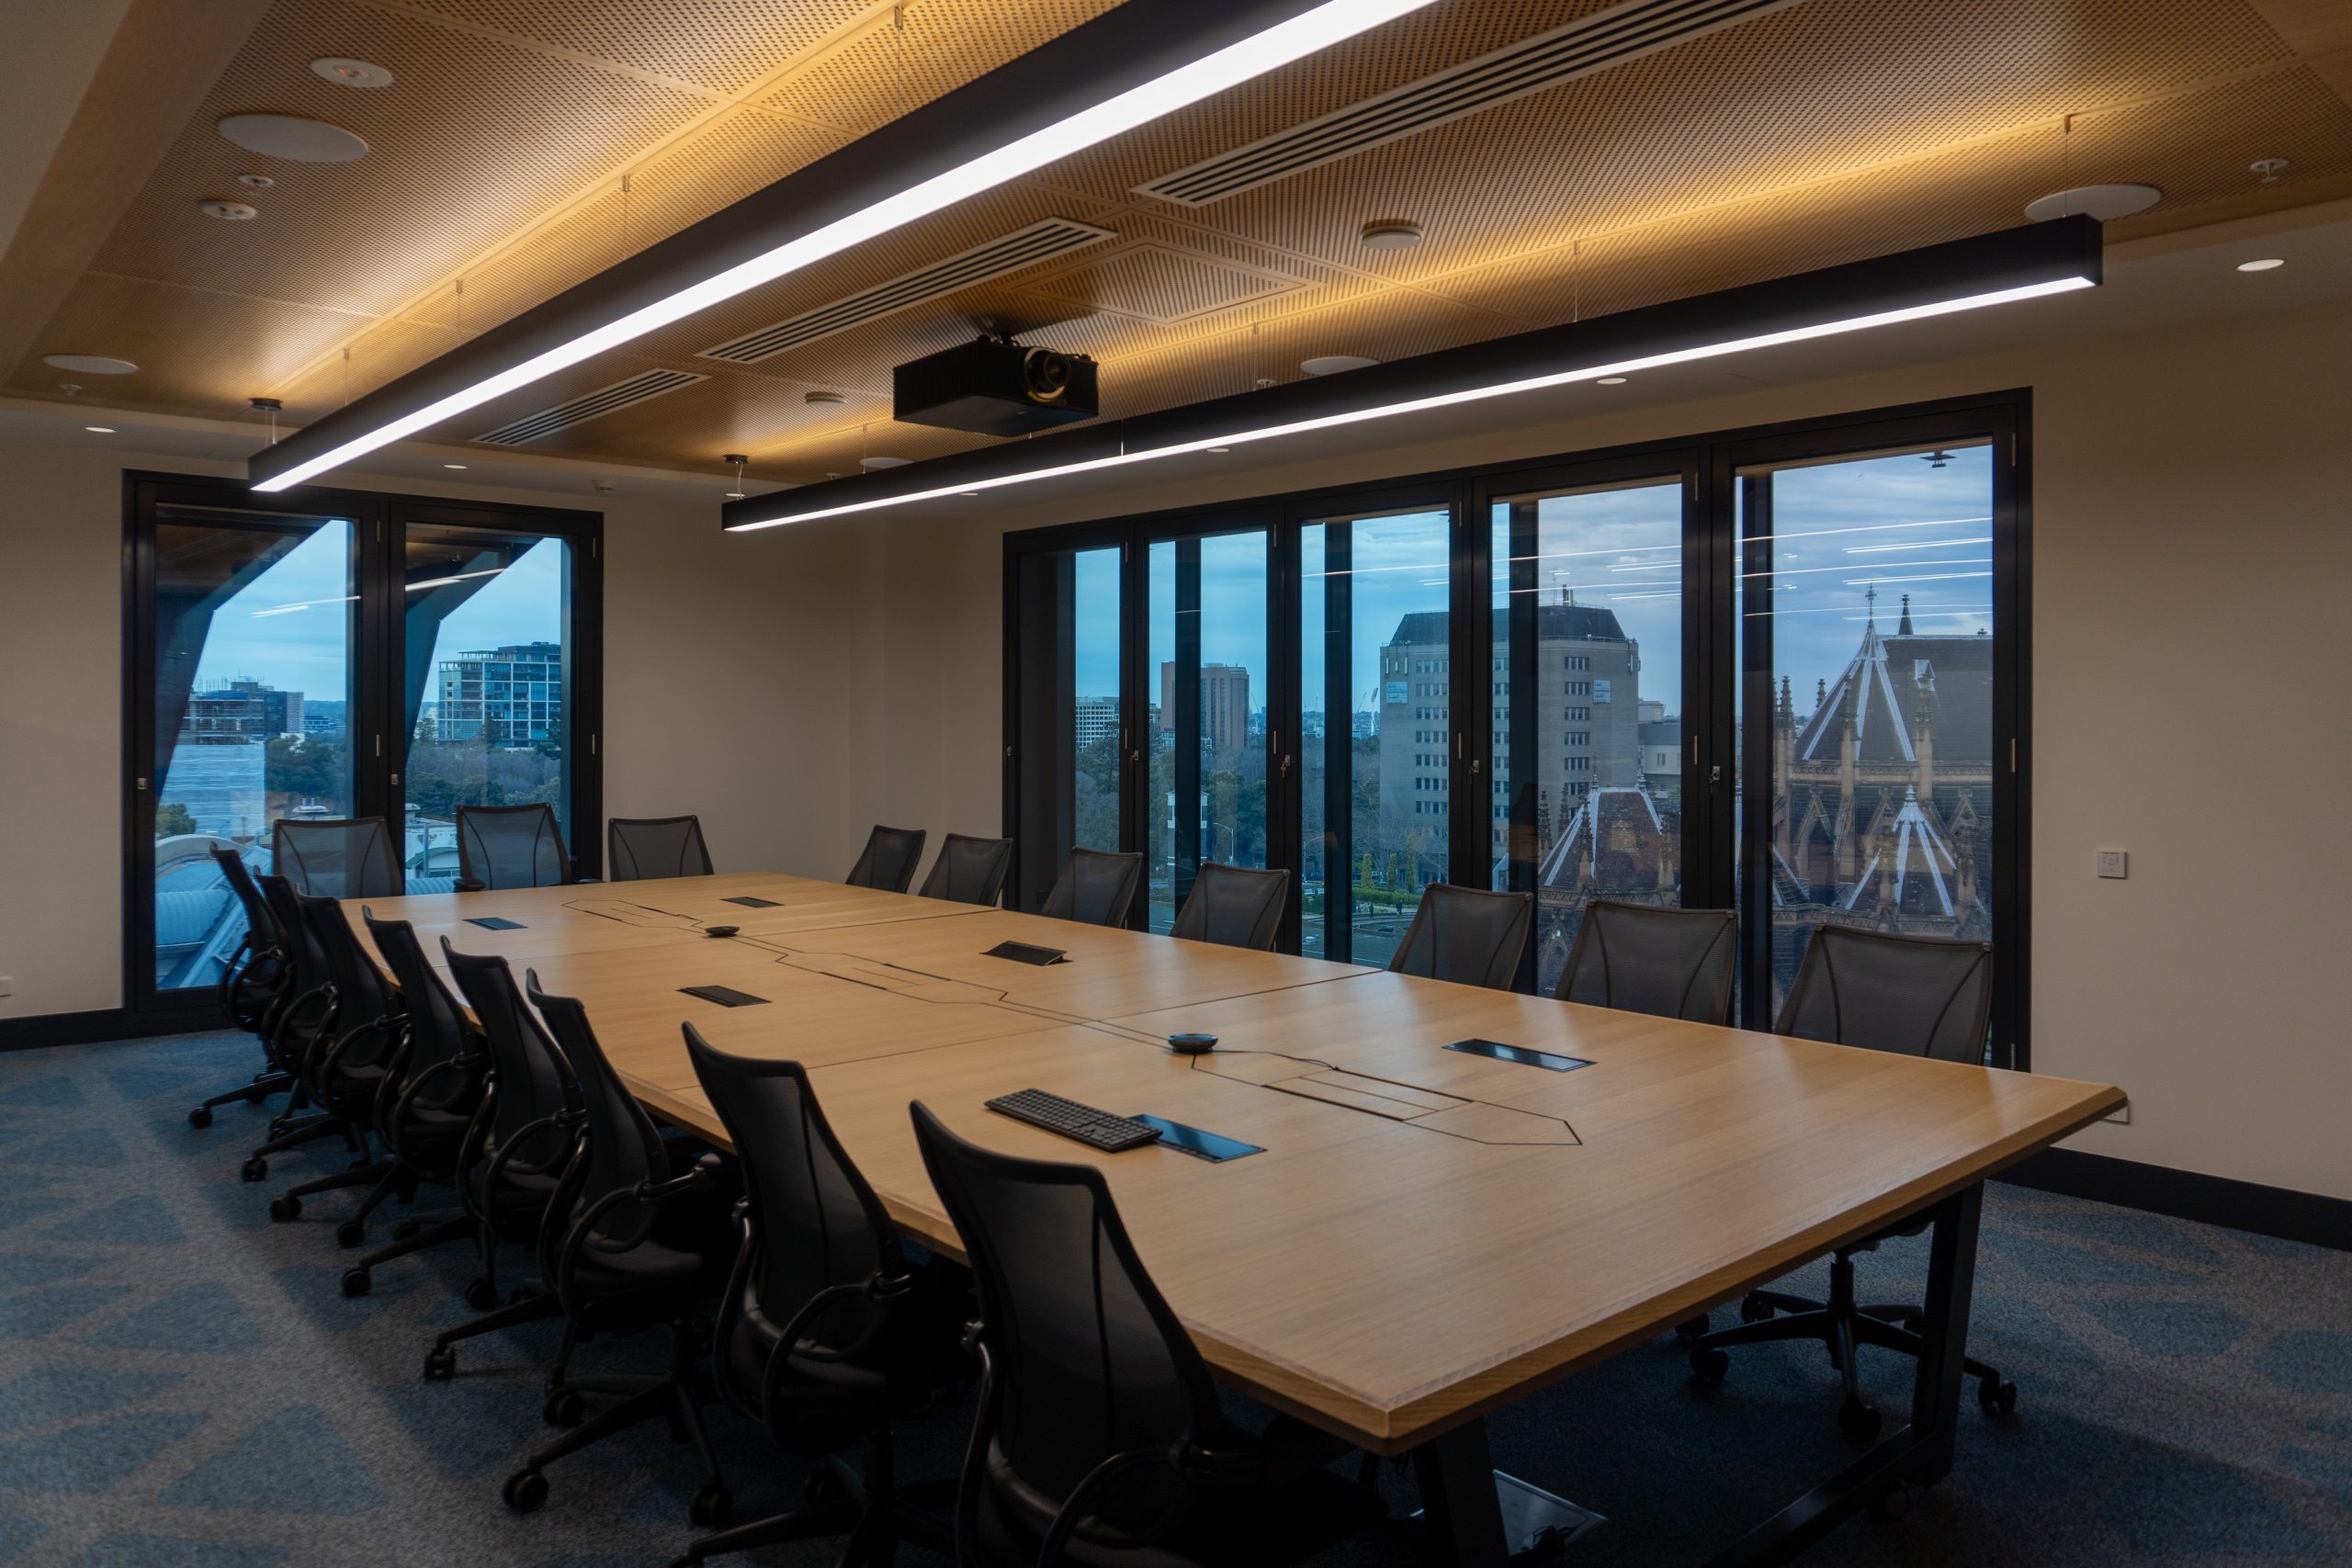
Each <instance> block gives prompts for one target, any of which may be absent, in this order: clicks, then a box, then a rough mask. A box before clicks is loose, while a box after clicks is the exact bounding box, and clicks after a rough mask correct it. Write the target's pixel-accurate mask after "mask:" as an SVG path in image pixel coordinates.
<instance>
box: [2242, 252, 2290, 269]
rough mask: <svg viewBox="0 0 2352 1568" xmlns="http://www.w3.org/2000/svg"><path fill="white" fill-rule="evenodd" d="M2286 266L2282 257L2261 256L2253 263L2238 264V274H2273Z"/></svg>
mask: <svg viewBox="0 0 2352 1568" xmlns="http://www.w3.org/2000/svg"><path fill="white" fill-rule="evenodd" d="M2285 265H2287V261H2286V258H2285V257H2283V256H2263V257H2261V258H2259V259H2257V260H2255V261H2248V262H2240V263H2238V270H2239V271H2240V272H2275V271H2277V270H2278V268H2279V267H2282V266H2285Z"/></svg>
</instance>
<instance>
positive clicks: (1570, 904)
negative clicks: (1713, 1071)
mask: <svg viewBox="0 0 2352 1568" xmlns="http://www.w3.org/2000/svg"><path fill="white" fill-rule="evenodd" d="M1492 529H1493V542H1494V557H1493V560H1494V607H1495V647H1494V658H1493V660H1492V661H1491V663H1492V670H1491V676H1490V690H1491V693H1492V701H1493V705H1494V708H1493V711H1494V735H1495V758H1494V784H1493V786H1492V793H1493V796H1494V798H1493V799H1492V800H1490V801H1489V802H1488V803H1487V805H1488V811H1487V816H1488V817H1489V818H1490V819H1491V822H1492V833H1493V841H1492V852H1493V856H1494V879H1493V886H1497V887H1510V886H1528V885H1529V884H1530V882H1531V881H1532V885H1533V887H1534V889H1535V895H1536V946H1535V984H1536V987H1537V988H1538V989H1539V990H1540V991H1544V992H1549V991H1550V990H1552V989H1553V988H1554V987H1556V986H1557V985H1558V984H1559V979H1560V971H1561V969H1562V967H1563V966H1564V965H1565V964H1566V962H1567V956H1568V948H1569V946H1570V944H1571V943H1573V942H1575V940H1576V933H1577V926H1578V925H1579V924H1580V923H1581V922H1582V920H1583V911H1584V908H1585V906H1586V905H1587V904H1588V903H1589V902H1590V901H1591V900H1592V899H1595V898H1610V899H1616V900H1619V901H1621V902H1628V903H1640V904H1662V905H1669V906H1676V905H1679V904H1680V903H1681V901H1682V875H1681V840H1682V816H1681V808H1682V803H1681V790H1682V764H1681V747H1682V739H1681V723H1682V720H1681V706H1682V582H1683V549H1682V486H1681V482H1680V481H1679V479H1669V480H1665V481H1659V480H1655V479H1650V480H1642V481H1637V482H1634V483H1628V484H1612V485H1606V486H1598V487H1594V488H1591V489H1584V490H1574V491H1554V492H1548V493H1544V494H1539V495H1525V496H1508V497H1504V498H1501V499H1499V500H1498V501H1497V502H1495V503H1494V513H1493V518H1492ZM1514 541H1516V545H1517V547H1514ZM1515 611H1522V612H1523V614H1524V617H1525V622H1526V624H1524V625H1523V626H1521V627H1520V635H1521V637H1523V638H1524V639H1525V640H1524V641H1523V643H1522V644H1521V666H1522V667H1520V668H1514V667H1513V666H1512V662H1511V657H1510V648H1511V640H1512V630H1513V618H1512V617H1513V614H1514V612H1515ZM1529 660H1532V662H1528V661H1529ZM1514 741H1516V742H1518V745H1517V747H1516V748H1515V747H1514V744H1513V743H1514ZM1515 804H1516V805H1518V806H1519V807H1520V821H1521V824H1522V826H1521V829H1520V834H1521V836H1520V837H1519V838H1518V839H1517V840H1514V838H1513V835H1512V827H1513V820H1512V818H1513V807H1514V805H1515ZM1515 843H1516V846H1517V847H1516V848H1514V844H1515ZM1514 862H1516V863H1517V864H1514Z"/></svg>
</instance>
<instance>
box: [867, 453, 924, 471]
mask: <svg viewBox="0 0 2352 1568" xmlns="http://www.w3.org/2000/svg"><path fill="white" fill-rule="evenodd" d="M913 461H914V459H913V458H912V457H860V458H859V459H858V460H857V466H858V467H859V468H864V469H865V471H866V472H868V473H872V472H874V471H875V470H876V469H877V468H905V467H906V466H907V465H908V464H909V463H911V462H913Z"/></svg>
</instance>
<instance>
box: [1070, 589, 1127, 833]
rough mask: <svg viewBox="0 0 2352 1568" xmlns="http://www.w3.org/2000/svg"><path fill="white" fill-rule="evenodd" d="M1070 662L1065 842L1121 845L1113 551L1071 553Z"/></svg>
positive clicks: (1117, 650) (1117, 619) (1117, 600)
mask: <svg viewBox="0 0 2352 1568" xmlns="http://www.w3.org/2000/svg"><path fill="white" fill-rule="evenodd" d="M1070 575H1071V590H1072V592H1071V595H1070V598H1071V605H1070V660H1071V664H1072V671H1071V682H1070V685H1071V692H1072V695H1073V700H1072V707H1073V709H1074V710H1075V711H1074V714H1073V719H1074V722H1075V724H1076V726H1077V735H1076V739H1077V754H1076V762H1075V764H1074V766H1073V768H1072V773H1071V802H1072V805H1071V813H1070V818H1071V820H1070V831H1069V841H1070V843H1072V844H1073V845H1075V846H1077V847H1078V848H1080V849H1088V850H1115V849H1117V848H1118V847H1119V730H1120V723H1119V552H1118V550H1117V548H1116V547H1113V548H1109V549H1100V550H1078V551H1074V552H1072V555H1071V573H1070Z"/></svg>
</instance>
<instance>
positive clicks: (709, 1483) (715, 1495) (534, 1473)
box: [469, 1308, 734, 1526]
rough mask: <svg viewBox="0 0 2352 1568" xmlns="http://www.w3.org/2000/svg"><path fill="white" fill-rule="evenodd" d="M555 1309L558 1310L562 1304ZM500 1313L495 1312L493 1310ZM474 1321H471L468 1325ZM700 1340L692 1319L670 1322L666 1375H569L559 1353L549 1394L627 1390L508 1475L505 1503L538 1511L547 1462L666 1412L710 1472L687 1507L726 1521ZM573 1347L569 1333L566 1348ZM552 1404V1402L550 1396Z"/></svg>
mask: <svg viewBox="0 0 2352 1568" xmlns="http://www.w3.org/2000/svg"><path fill="white" fill-rule="evenodd" d="M557 1310H559V1311H560V1308H558V1309H557ZM492 1315H493V1316H494V1315H497V1314H492ZM469 1326H470V1325H469ZM696 1344H697V1336H696V1333H695V1325H694V1324H692V1323H689V1322H679V1323H673V1324H672V1325H670V1370H669V1371H668V1372H667V1373H666V1374H664V1375H663V1376H662V1377H658V1378H654V1377H637V1378H622V1377H610V1378H607V1377H595V1378H579V1379H566V1377H565V1376H564V1373H563V1370H562V1361H563V1359H564V1358H562V1357H559V1359H558V1363H557V1371H556V1374H555V1377H554V1378H553V1379H552V1380H551V1381H550V1382H549V1392H550V1394H558V1393H565V1392H570V1391H572V1390H584V1391H587V1392H591V1393H623V1394H625V1397H624V1398H623V1399H622V1400H621V1402H620V1403H619V1404H616V1405H613V1406H612V1407H611V1408H609V1409H606V1410H602V1411H599V1412H598V1413H597V1414H596V1415H594V1416H591V1417H589V1418H588V1419H587V1420H585V1421H582V1422H581V1423H580V1424H579V1425H578V1426H576V1427H571V1429H570V1430H569V1431H566V1432H565V1433H563V1434H562V1435H561V1436H560V1437H559V1438H556V1439H555V1440H554V1441H553V1442H551V1443H549V1444H548V1446H547V1447H545V1448H543V1449H541V1450H538V1452H537V1453H535V1454H533V1455H532V1456H531V1457H530V1458H529V1459H528V1460H526V1461H524V1464H523V1468H522V1469H521V1470H518V1471H516V1472H515V1473H514V1474H513V1475H510V1476H508V1477H507V1478H506V1484H505V1486H504V1488H503V1493H502V1495H503V1497H504V1499H505V1502H506V1506H508V1507H509V1508H511V1509H513V1510H514V1511H515V1512H516V1513H518V1514H527V1513H531V1512H533V1511H535V1510H536V1509H537V1508H538V1507H539V1506H540V1505H541V1504H543V1503H545V1502H546V1501H547V1495H548V1483H547V1474H546V1471H547V1467H548V1465H551V1464H553V1463H554V1462H555V1461H558V1460H560V1459H561V1458H563V1457H564V1456H565V1455H566V1454H572V1453H577V1452H579V1451H580V1450H582V1449H584V1448H586V1447H587V1446H588V1445H589V1444H591V1443H595V1442H601V1441H602V1440H604V1439H605V1438H609V1437H611V1436H612V1435H613V1434H614V1433H616V1432H623V1431H627V1430H628V1428H629V1427H635V1426H639V1425H640V1424H642V1423H644V1422H647V1421H650V1420H653V1419H654V1418H656V1417H657V1416H666V1417H667V1418H668V1419H669V1422H670V1429H671V1434H672V1436H673V1437H674V1438H676V1439H677V1440H678V1441H680V1442H684V1443H690V1444H692V1445H693V1447H694V1450H695V1457H696V1458H697V1459H699V1460H700V1461H702V1467H703V1472H704V1473H705V1475H706V1476H707V1480H705V1482H704V1483H703V1485H702V1488H701V1490H700V1491H698V1492H696V1493H695V1495H694V1501H693V1503H692V1504H691V1505H690V1506H689V1507H688V1510H687V1515H688V1517H689V1518H690V1519H691V1520H692V1521H693V1522H694V1523H695V1524H697V1525H706V1526H707V1525H723V1524H725V1523H726V1522H727V1515H728V1514H729V1512H730V1511H731V1510H732V1508H733V1506H734V1499H733V1497H732V1495H730V1494H729V1492H728V1490H727V1481H726V1477H725V1476H724V1475H722V1474H721V1473H720V1472H719V1469H718V1455H717V1454H716V1453H714V1452H713V1451H712V1450H711V1446H710V1434H709V1433H708V1432H707V1431H705V1430H704V1429H703V1423H702V1407H701V1405H700V1404H699V1403H698V1402H697V1401H696V1400H695V1393H694V1368H695V1347H696ZM570 1348H571V1339H570V1337H569V1336H567V1337H566V1340H565V1351H566V1353H567V1354H568V1352H569V1350H570ZM550 1403H551V1404H552V1401H550Z"/></svg>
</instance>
